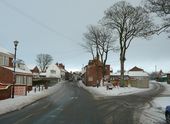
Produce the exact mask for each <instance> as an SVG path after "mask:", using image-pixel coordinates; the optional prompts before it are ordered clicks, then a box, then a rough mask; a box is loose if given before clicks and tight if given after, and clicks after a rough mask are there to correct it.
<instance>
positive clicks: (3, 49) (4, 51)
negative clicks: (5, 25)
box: [0, 46, 13, 56]
mask: <svg viewBox="0 0 170 124" xmlns="http://www.w3.org/2000/svg"><path fill="white" fill-rule="evenodd" d="M0 53H4V54H7V55H10V56H13V54H12V53H11V52H10V51H9V50H7V49H5V48H3V47H1V46H0Z"/></svg>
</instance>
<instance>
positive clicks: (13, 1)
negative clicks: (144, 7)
mask: <svg viewBox="0 0 170 124" xmlns="http://www.w3.org/2000/svg"><path fill="white" fill-rule="evenodd" d="M117 1H119V0H27V1H26V0H0V16H1V20H0V45H1V46H2V47H4V48H6V49H8V50H10V51H11V52H13V51H14V46H13V41H14V40H18V41H19V45H18V51H17V57H18V58H20V59H23V60H24V61H25V63H26V64H27V65H29V66H34V65H36V61H35V58H36V55H37V54H39V53H48V54H50V55H52V57H53V58H54V61H53V62H54V63H56V62H61V63H63V64H65V66H66V69H68V70H70V69H73V70H75V69H78V70H80V69H81V68H82V66H83V65H86V64H87V63H88V60H89V59H91V55H90V54H89V53H86V52H85V50H84V49H82V47H81V46H80V44H81V43H82V42H83V40H82V39H83V33H84V32H86V31H87V26H88V25H89V24H97V22H98V21H99V20H100V19H101V18H102V17H103V16H104V11H105V10H106V9H107V8H109V7H110V6H111V5H113V4H114V3H115V2H117ZM127 1H128V2H130V3H131V4H133V5H138V4H140V0H135V1H134V0H127ZM169 40H170V39H168V38H167V36H166V35H165V34H161V35H159V36H156V35H155V36H154V37H153V38H152V39H150V40H144V39H134V42H132V44H131V46H130V48H129V49H128V53H127V57H126V59H127V61H126V63H125V68H126V70H128V69H130V68H132V67H133V66H139V67H141V68H143V69H144V70H146V71H149V72H151V71H154V70H155V66H157V69H158V70H159V69H163V71H170V55H169V53H170V49H169V48H170V41H169ZM108 64H110V65H111V66H112V68H113V71H114V72H115V71H117V70H118V69H119V53H115V54H113V53H110V56H109V60H108Z"/></svg>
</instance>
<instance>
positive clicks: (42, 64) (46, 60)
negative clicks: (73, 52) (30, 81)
mask: <svg viewBox="0 0 170 124" xmlns="http://www.w3.org/2000/svg"><path fill="white" fill-rule="evenodd" d="M52 61H53V58H52V56H51V55H49V54H38V55H37V57H36V62H37V64H38V66H39V68H40V70H41V72H45V71H46V68H47V67H48V65H50V64H51V62H52Z"/></svg>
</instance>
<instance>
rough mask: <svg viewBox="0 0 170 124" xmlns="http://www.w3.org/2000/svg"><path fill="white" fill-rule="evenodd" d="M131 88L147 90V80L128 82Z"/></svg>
mask: <svg viewBox="0 0 170 124" xmlns="http://www.w3.org/2000/svg"><path fill="white" fill-rule="evenodd" d="M130 84H131V86H132V87H136V88H149V80H130Z"/></svg>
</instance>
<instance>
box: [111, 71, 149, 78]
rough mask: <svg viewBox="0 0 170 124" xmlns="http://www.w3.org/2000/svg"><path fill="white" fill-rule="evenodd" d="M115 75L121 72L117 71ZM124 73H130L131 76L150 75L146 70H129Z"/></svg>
mask: <svg viewBox="0 0 170 124" xmlns="http://www.w3.org/2000/svg"><path fill="white" fill-rule="evenodd" d="M113 75H114V76H120V72H116V73H114V74H113ZM124 75H128V76H130V77H147V76H149V75H148V73H146V72H145V71H128V72H125V73H124Z"/></svg>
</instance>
